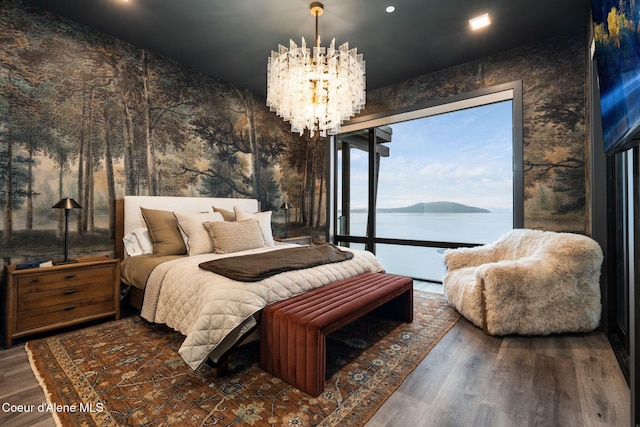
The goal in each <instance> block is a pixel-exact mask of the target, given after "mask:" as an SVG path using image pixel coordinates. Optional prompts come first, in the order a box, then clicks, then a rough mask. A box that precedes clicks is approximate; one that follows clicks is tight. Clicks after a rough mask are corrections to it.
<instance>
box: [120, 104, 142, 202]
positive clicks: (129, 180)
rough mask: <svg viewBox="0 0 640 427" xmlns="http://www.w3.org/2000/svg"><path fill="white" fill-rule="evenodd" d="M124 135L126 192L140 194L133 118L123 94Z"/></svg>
mask: <svg viewBox="0 0 640 427" xmlns="http://www.w3.org/2000/svg"><path fill="white" fill-rule="evenodd" d="M122 113H123V115H124V117H123V120H122V137H123V139H124V177H125V178H124V180H125V185H126V189H125V194H126V195H128V196H132V195H135V194H138V193H137V191H136V182H137V179H136V175H135V170H136V167H135V156H134V153H133V118H132V116H131V111H130V110H129V105H128V104H127V100H126V99H125V97H124V95H122Z"/></svg>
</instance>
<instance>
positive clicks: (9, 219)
mask: <svg viewBox="0 0 640 427" xmlns="http://www.w3.org/2000/svg"><path fill="white" fill-rule="evenodd" d="M9 86H11V70H9ZM12 111H13V109H12V103H11V101H9V106H8V107H7V170H6V173H5V187H4V188H5V192H4V194H5V195H4V224H3V225H4V233H3V237H4V241H5V242H9V240H11V237H13V201H12V197H13V135H12V134H11V129H12V118H13V117H12V116H11V113H12Z"/></svg>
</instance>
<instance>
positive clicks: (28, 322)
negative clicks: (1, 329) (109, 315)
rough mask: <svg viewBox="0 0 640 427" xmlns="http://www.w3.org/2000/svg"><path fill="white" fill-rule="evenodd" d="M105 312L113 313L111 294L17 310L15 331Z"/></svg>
mask: <svg viewBox="0 0 640 427" xmlns="http://www.w3.org/2000/svg"><path fill="white" fill-rule="evenodd" d="M105 312H114V313H115V308H114V306H113V297H112V296H111V295H105V296H101V297H96V298H92V299H89V300H80V301H72V302H69V303H67V304H58V305H52V306H49V307H44V308H38V309H35V310H26V311H21V312H18V318H17V322H16V331H17V332H20V331H26V330H29V329H33V328H37V327H39V326H45V325H50V324H52V323H63V322H67V321H71V320H75V319H78V318H84V317H90V316H92V315H96V314H100V313H105Z"/></svg>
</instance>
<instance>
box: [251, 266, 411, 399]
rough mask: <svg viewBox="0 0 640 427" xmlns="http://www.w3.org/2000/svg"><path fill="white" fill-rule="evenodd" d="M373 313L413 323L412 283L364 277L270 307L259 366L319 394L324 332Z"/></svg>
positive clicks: (388, 277) (380, 276)
mask: <svg viewBox="0 0 640 427" xmlns="http://www.w3.org/2000/svg"><path fill="white" fill-rule="evenodd" d="M375 309H379V311H380V313H381V314H383V315H384V316H387V317H391V318H393V319H396V320H400V321H403V322H412V321H413V280H412V279H411V278H409V277H404V276H396V275H391V274H384V273H364V274H360V275H358V276H355V277H351V278H348V279H344V280H340V281H338V282H335V283H331V284H329V285H326V286H323V287H321V288H318V289H314V290H312V291H309V292H305V293H303V294H300V295H297V296H295V297H293V298H290V299H287V300H284V301H280V302H277V303H275V304H271V305H268V306H267V307H265V309H264V310H263V312H262V317H261V321H260V323H261V325H260V367H261V368H262V369H263V370H265V371H267V372H269V373H271V374H272V375H274V376H276V377H278V378H280V379H282V380H283V381H286V382H288V383H289V384H291V385H293V386H295V387H298V388H299V389H300V390H302V391H304V392H306V393H308V394H310V395H312V396H318V395H320V393H322V392H323V390H324V384H325V373H326V349H325V343H326V336H327V334H329V333H331V332H334V331H336V330H338V329H340V328H342V327H344V326H346V325H347V324H349V323H350V322H352V321H354V320H356V319H358V318H359V317H362V316H363V315H365V314H367V313H369V312H371V311H373V310H375Z"/></svg>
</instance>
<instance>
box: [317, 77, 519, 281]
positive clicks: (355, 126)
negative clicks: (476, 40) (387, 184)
mask: <svg viewBox="0 0 640 427" xmlns="http://www.w3.org/2000/svg"><path fill="white" fill-rule="evenodd" d="M506 100H511V101H512V126H513V133H512V134H513V142H512V143H513V145H512V149H513V151H512V153H513V227H514V228H522V227H523V226H524V175H523V129H522V126H523V120H522V110H523V96H522V81H521V80H518V81H513V82H509V83H504V84H500V85H496V86H492V87H488V88H484V89H480V90H476V91H472V92H467V93H463V94H458V95H454V96H450V97H447V98H441V99H438V100H434V101H430V102H427V103H424V104H419V105H415V106H412V107H406V108H401V109H397V110H393V111H388V112H383V113H375V114H370V115H365V116H361V117H357V118H355V119H353V120H351V121H350V122H348V123H347V124H346V125H344V126H342V129H341V134H343V133H348V132H353V131H362V130H365V129H369V153H370V155H369V171H368V173H369V197H368V212H369V215H370V217H369V218H370V220H369V221H368V224H369V225H368V227H367V233H366V236H365V237H360V236H358V237H356V236H348V235H340V234H338V230H337V228H336V227H337V212H338V205H337V203H338V197H337V194H338V191H339V189H338V187H337V186H338V179H337V174H338V173H341V171H339V170H337V164H338V153H337V136H335V135H334V136H331V138H330V139H329V144H328V151H329V153H328V154H329V155H328V158H329V168H328V169H329V172H328V173H329V180H330V185H329V186H328V190H329V194H328V195H327V197H328V198H329V202H328V203H327V219H328V224H327V225H328V227H327V233H328V235H327V238H328V241H330V242H333V243H334V244H338V243H347V244H348V243H361V244H364V245H365V248H366V249H367V250H370V251H372V252H374V253H375V245H376V244H377V243H381V244H396V245H406V246H420V247H437V248H458V247H469V246H476V245H477V244H474V243H465V242H436V241H424V240H410V239H393V238H380V237H377V236H376V233H375V223H376V215H375V208H376V207H375V198H374V197H373V195H374V194H373V193H374V191H373V190H374V188H375V186H376V185H377V183H376V176H375V155H371V153H375V143H376V135H375V129H376V128H377V127H380V126H384V125H390V124H393V123H398V122H403V121H408V120H413V119H419V118H424V117H429V116H434V115H438V114H443V113H448V112H453V111H457V110H463V109H467V108H473V107H478V106H482V105H487V104H492V103H495V102H501V101H506ZM416 279H420V280H425V279H421V278H416Z"/></svg>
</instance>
